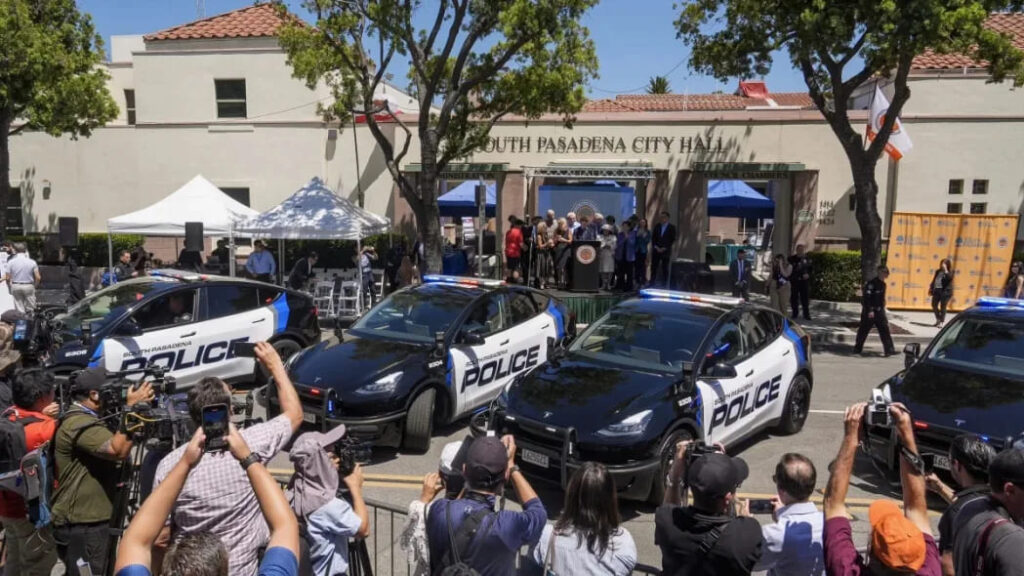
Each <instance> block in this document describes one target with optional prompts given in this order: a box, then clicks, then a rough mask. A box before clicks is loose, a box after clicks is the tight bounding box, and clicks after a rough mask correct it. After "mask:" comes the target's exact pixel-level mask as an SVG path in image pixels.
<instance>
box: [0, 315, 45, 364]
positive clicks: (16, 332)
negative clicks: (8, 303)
mask: <svg viewBox="0 0 1024 576" xmlns="http://www.w3.org/2000/svg"><path fill="white" fill-rule="evenodd" d="M51 317H52V310H39V311H37V312H36V313H35V314H34V315H31V316H30V315H27V314H23V313H21V312H18V311H17V310H8V311H6V312H4V313H3V314H2V315H0V322H2V323H4V324H7V325H8V326H10V328H9V330H11V332H9V334H11V336H10V338H11V346H12V347H13V348H14V349H15V350H17V351H18V352H20V353H21V357H22V362H23V364H25V365H35V364H39V363H41V362H42V361H43V360H45V356H46V354H47V352H48V351H49V350H50V347H51V346H50V345H51V336H50V335H51V333H52V330H51V327H50V319H51Z"/></svg>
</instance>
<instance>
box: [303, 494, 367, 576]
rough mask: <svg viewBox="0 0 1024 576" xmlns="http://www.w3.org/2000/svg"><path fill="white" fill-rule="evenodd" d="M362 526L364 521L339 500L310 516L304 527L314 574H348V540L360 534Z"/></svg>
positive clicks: (350, 507) (336, 499)
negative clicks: (307, 532) (357, 533)
mask: <svg viewBox="0 0 1024 576" xmlns="http://www.w3.org/2000/svg"><path fill="white" fill-rule="evenodd" d="M362 524H363V519H362V518H360V517H359V516H358V515H357V514H356V513H355V511H354V510H352V506H350V505H349V503H348V502H346V501H344V500H342V499H341V498H335V499H334V500H331V501H330V502H328V503H327V504H324V505H323V506H321V507H320V508H318V509H317V510H316V512H313V513H312V514H310V515H309V518H307V519H306V527H307V529H308V531H309V556H310V563H311V564H312V565H313V573H314V574H346V573H347V572H348V539H349V538H351V537H353V536H355V535H356V532H359V527H360V526H362ZM328 566H330V570H329V571H328V569H327V568H328Z"/></svg>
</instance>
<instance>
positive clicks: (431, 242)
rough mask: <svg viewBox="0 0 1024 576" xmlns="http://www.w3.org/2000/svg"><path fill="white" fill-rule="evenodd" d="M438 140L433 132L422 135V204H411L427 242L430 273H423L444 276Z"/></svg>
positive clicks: (419, 183)
mask: <svg viewBox="0 0 1024 576" xmlns="http://www.w3.org/2000/svg"><path fill="white" fill-rule="evenodd" d="M438 141H439V140H438V137H437V133H436V132H434V131H433V130H421V131H420V162H421V166H422V171H421V172H420V174H419V178H418V179H417V181H416V192H417V193H418V196H419V199H418V202H411V203H410V204H411V205H412V209H413V213H414V214H415V215H416V228H417V229H418V230H419V233H420V237H421V238H422V239H423V256H424V258H426V261H427V269H426V270H422V271H421V272H423V273H427V272H431V273H435V274H437V273H440V272H441V270H442V266H441V264H442V260H443V257H444V243H443V242H442V239H441V209H440V208H439V207H438V205H437V196H438V194H437V180H438V172H439V170H438V165H437V153H438V148H439V144H438Z"/></svg>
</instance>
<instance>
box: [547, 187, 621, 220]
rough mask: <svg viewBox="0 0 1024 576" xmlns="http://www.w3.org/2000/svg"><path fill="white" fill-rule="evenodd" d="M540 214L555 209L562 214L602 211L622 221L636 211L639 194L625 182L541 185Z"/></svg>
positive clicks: (583, 214) (587, 214)
mask: <svg viewBox="0 0 1024 576" xmlns="http://www.w3.org/2000/svg"><path fill="white" fill-rule="evenodd" d="M537 208H538V210H537V215H539V216H543V215H544V213H545V212H547V211H548V210H554V211H555V214H556V215H557V216H558V218H564V217H565V215H566V214H568V213H569V212H575V213H576V217H577V218H582V217H583V216H587V217H588V218H590V217H593V216H594V213H595V212H600V213H601V214H603V215H604V216H605V217H608V216H615V219H616V221H618V222H622V221H623V220H625V219H627V218H629V217H630V216H632V215H633V214H635V213H636V195H635V194H634V193H633V189H632V188H628V187H624V186H608V185H601V186H586V185H583V186H556V185H551V186H541V187H540V189H539V190H538V195H537Z"/></svg>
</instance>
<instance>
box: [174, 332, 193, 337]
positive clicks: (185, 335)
mask: <svg viewBox="0 0 1024 576" xmlns="http://www.w3.org/2000/svg"><path fill="white" fill-rule="evenodd" d="M195 335H196V333H195V332H189V333H188V334H182V335H181V336H178V338H191V337H193V336H195Z"/></svg>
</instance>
